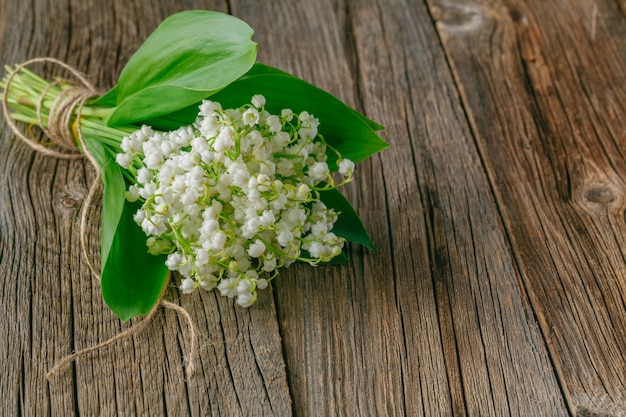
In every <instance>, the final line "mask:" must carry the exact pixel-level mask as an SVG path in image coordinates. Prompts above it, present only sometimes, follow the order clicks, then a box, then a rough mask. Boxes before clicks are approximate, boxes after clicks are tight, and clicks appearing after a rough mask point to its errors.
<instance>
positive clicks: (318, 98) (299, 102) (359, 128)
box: [211, 66, 389, 169]
mask: <svg viewBox="0 0 626 417" xmlns="http://www.w3.org/2000/svg"><path fill="white" fill-rule="evenodd" d="M264 67H265V71H264ZM254 94H263V95H264V96H265V98H266V100H267V103H266V105H265V108H266V109H267V110H268V111H270V112H271V113H274V114H276V113H278V114H280V111H281V110H282V109H283V108H290V109H292V110H293V111H294V112H301V111H305V110H306V111H308V112H309V113H311V114H313V115H314V116H315V117H317V118H318V119H319V120H320V126H319V132H320V134H321V135H322V136H323V137H324V139H325V140H326V142H327V143H328V145H329V146H331V147H332V148H333V149H336V150H337V151H338V152H339V153H341V155H342V156H343V157H344V158H348V159H351V160H352V161H354V162H360V161H362V160H364V159H366V158H368V157H370V156H371V155H373V154H375V153H377V152H380V151H381V150H383V149H385V148H386V147H388V146H389V145H388V144H387V143H386V142H385V141H384V140H383V139H382V138H381V137H380V136H378V134H376V132H375V130H374V129H375V128H379V127H380V125H378V124H376V123H374V122H371V121H369V119H367V118H366V117H365V116H362V115H361V114H359V113H358V112H357V111H355V110H353V109H351V108H350V107H348V106H347V105H345V104H344V103H343V102H341V101H340V100H339V99H337V98H336V97H334V96H333V95H331V94H329V93H327V92H325V91H324V90H321V89H319V88H317V87H315V86H313V85H311V84H309V83H307V82H305V81H303V80H301V79H299V78H296V77H294V76H292V75H288V74H285V73H282V72H281V71H279V70H274V69H271V67H267V66H255V67H254V70H253V71H252V72H251V73H249V74H247V75H245V76H243V77H241V78H240V79H239V80H237V81H235V82H233V83H232V84H230V85H229V86H228V87H226V88H224V89H223V90H221V91H219V92H218V93H216V94H214V95H213V96H212V97H211V100H214V101H217V102H220V103H221V104H222V106H223V107H224V108H229V107H240V106H241V105H242V104H245V103H248V102H249V100H250V98H251V97H252V96H253V95H254ZM335 160H336V157H333V155H331V154H330V153H329V166H331V169H332V168H335V166H334V162H335Z"/></svg>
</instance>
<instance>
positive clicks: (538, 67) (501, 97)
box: [0, 0, 626, 416]
mask: <svg viewBox="0 0 626 417" xmlns="http://www.w3.org/2000/svg"><path fill="white" fill-rule="evenodd" d="M189 8H202V9H213V10H219V11H224V12H229V13H232V14H233V15H235V16H237V17H240V18H242V19H244V20H246V21H247V22H248V23H249V24H250V25H251V26H252V27H253V28H254V29H255V30H256V35H255V40H256V41H257V42H258V43H259V55H258V57H259V60H260V61H261V62H265V63H267V64H270V65H273V66H276V67H279V68H282V69H284V70H287V71H290V72H292V73H294V74H296V75H298V76H300V77H302V78H304V79H306V80H308V81H311V82H313V83H315V84H317V85H319V86H320V87H322V88H324V89H326V90H328V91H330V92H331V93H333V94H335V95H337V96H339V97H340V98H341V99H343V100H344V101H346V102H347V103H348V104H350V105H352V106H353V107H355V108H356V109H358V110H360V111H362V112H364V113H365V114H366V115H368V116H369V117H370V118H372V119H374V120H377V121H379V122H381V123H382V124H384V125H385V126H386V127H387V128H386V130H385V131H384V132H383V136H384V137H385V138H386V140H388V141H389V142H390V144H391V145H392V146H391V147H390V148H389V149H388V150H386V151H384V152H383V153H382V154H380V155H377V156H375V157H373V158H372V159H370V160H368V161H366V162H364V163H362V164H360V165H359V167H358V174H357V177H356V180H355V182H354V183H353V184H351V185H350V186H349V187H347V188H346V189H345V190H344V191H345V193H346V194H347V195H348V197H349V198H350V200H351V201H352V202H353V203H354V205H355V207H356V208H357V210H358V211H359V213H360V215H361V216H362V217H363V219H364V221H365V224H366V227H367V229H368V230H369V231H370V232H371V234H372V237H373V240H374V242H375V244H376V245H377V247H378V249H379V250H378V252H377V253H373V252H370V251H368V250H363V249H362V248H360V247H352V246H351V247H349V248H348V250H349V255H350V256H351V258H352V263H350V264H348V265H346V266H341V267H319V268H312V267H308V266H294V267H292V268H290V269H288V270H286V271H285V272H283V273H282V274H281V276H280V277H279V278H278V279H277V281H275V285H274V286H273V289H272V290H268V291H266V292H264V293H263V295H262V297H261V299H260V302H259V303H258V304H257V305H255V306H254V307H253V308H250V309H241V308H238V307H236V306H234V305H233V303H232V302H229V301H228V300H227V299H224V298H222V297H220V296H217V295H216V294H215V293H205V292H204V293H196V294H194V295H191V296H183V295H181V294H180V292H179V291H178V290H177V289H176V288H174V287H172V288H171V289H170V290H168V292H167V294H166V297H167V299H168V300H170V301H173V302H175V303H178V304H180V305H181V306H183V307H184V308H185V309H187V310H188V311H189V313H190V314H191V316H192V318H193V320H194V323H195V324H196V326H197V328H198V331H199V333H200V335H199V348H198V355H199V357H198V367H197V368H198V369H197V370H196V373H195V374H194V376H193V378H191V379H190V380H185V375H184V370H183V360H182V355H183V352H184V351H186V349H187V348H188V344H189V339H188V338H187V327H186V325H185V322H184V321H183V320H182V319H180V318H179V317H178V316H177V315H176V313H175V312H173V311H170V310H167V311H165V310H163V311H159V312H158V313H157V315H156V318H155V319H154V322H153V323H152V324H150V326H149V327H148V328H147V329H146V330H145V331H143V332H142V333H140V334H138V335H136V336H134V337H132V338H130V339H128V340H126V341H123V342H120V343H117V344H116V345H114V346H112V347H109V348H106V349H104V350H102V351H100V352H97V353H94V354H91V355H89V356H88V357H84V358H81V359H80V360H79V361H78V362H77V363H75V364H73V365H71V366H69V367H67V368H66V370H65V371H64V372H62V373H61V374H60V375H58V376H56V377H54V378H53V379H52V380H50V381H48V380H46V378H45V373H46V372H47V371H48V370H49V369H50V368H51V367H52V366H53V365H54V364H55V363H56V362H57V361H58V360H59V359H61V358H62V357H64V356H65V355H67V354H69V353H71V352H73V351H75V350H77V349H81V348H84V347H88V346H91V345H93V344H95V343H98V342H99V341H102V340H105V339H107V338H109V337H111V336H113V335H115V334H117V333H119V332H120V331H121V330H123V329H125V328H127V327H128V325H122V324H121V323H120V321H119V320H117V319H116V318H115V317H114V316H113V314H112V313H110V312H109V311H108V310H107V308H106V307H105V306H104V305H103V302H102V299H101V296H100V289H99V287H98V283H97V282H96V281H94V279H93V278H92V277H91V276H90V273H89V269H88V267H87V265H86V264H85V262H84V260H83V259H82V257H81V253H80V250H79V219H78V213H79V210H80V207H81V204H82V202H83V200H84V198H85V196H86V191H87V189H88V187H89V184H90V183H91V181H93V179H94V175H93V172H92V170H91V169H89V168H88V167H87V164H86V163H85V162H84V161H75V162H68V161H61V160H55V159H53V158H49V157H44V156H42V155H38V154H36V153H34V152H33V151H32V150H30V148H28V147H26V146H25V145H23V144H22V143H20V142H19V141H18V140H17V139H16V138H15V136H14V135H13V134H12V133H11V131H10V130H9V129H8V128H7V127H6V125H5V124H4V123H3V124H2V127H1V128H0V280H1V283H0V311H2V315H1V316H0V369H1V370H2V374H1V376H0V415H7V416H9V415H10V416H72V415H75V416H79V415H80V416H97V415H102V416H116V415H120V416H133V415H136V416H147V415H150V416H160V415H163V416H164V415H168V416H206V415H212V416H239V415H241V416H288V415H295V416H421V415H424V416H464V415H470V416H626V219H625V215H626V158H625V156H626V2H624V0H595V1H594V0H550V1H545V0H484V1H481V0H467V1H465V0H422V1H418V0H315V1H313V0H312V1H301V0H289V1H288V0H281V1H258V0H230V1H218V0H215V1H209V0H207V1H200V0H186V1H182V0H181V1H168V0H155V1H144V0H110V1H109V0H107V1H101V0H33V1H28V2H25V1H18V0H1V1H0V45H2V47H1V48H0V63H2V64H13V63H18V62H21V61H23V60H25V59H27V58H31V57H37V56H52V57H56V58H59V59H61V60H64V61H66V62H67V63H69V64H71V65H73V66H75V67H77V68H78V69H80V70H82V71H84V72H86V73H87V74H89V75H90V77H91V78H92V80H93V81H94V82H95V83H96V84H97V85H99V86H101V87H102V88H107V87H110V86H111V85H113V83H114V82H115V80H116V77H117V74H118V73H119V71H120V70H121V68H122V67H123V65H124V63H125V62H126V61H127V59H128V58H129V57H130V55H131V54H132V53H133V51H134V50H135V49H136V48H137V47H138V46H139V45H140V44H141V43H142V41H143V40H144V39H145V38H146V37H147V36H148V35H149V33H150V32H151V31H152V30H153V29H154V28H155V27H156V26H157V25H158V23H159V22H160V21H161V20H162V19H163V18H165V17H166V16H168V15H170V14H171V13H174V12H176V11H179V10H183V9H189ZM322 123H323V120H322ZM90 218H91V224H90V232H91V236H92V239H91V244H90V247H91V249H92V250H93V251H94V253H96V254H97V247H98V240H99V238H98V236H99V229H98V223H99V213H98V208H97V207H96V208H95V209H94V210H93V212H92V213H91V214H90ZM96 256H97V255H96Z"/></svg>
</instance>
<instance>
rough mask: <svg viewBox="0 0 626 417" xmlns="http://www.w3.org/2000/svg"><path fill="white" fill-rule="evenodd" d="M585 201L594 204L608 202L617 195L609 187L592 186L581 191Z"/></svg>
mask: <svg viewBox="0 0 626 417" xmlns="http://www.w3.org/2000/svg"><path fill="white" fill-rule="evenodd" d="M583 197H584V199H585V201H587V202H590V203H595V204H602V205H605V204H609V203H611V202H612V201H614V200H615V199H616V198H617V197H616V196H615V193H614V192H613V190H611V189H610V188H609V187H602V186H600V187H592V188H589V189H587V190H585V191H584V192H583Z"/></svg>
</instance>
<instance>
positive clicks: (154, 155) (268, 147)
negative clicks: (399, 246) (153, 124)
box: [117, 95, 354, 306]
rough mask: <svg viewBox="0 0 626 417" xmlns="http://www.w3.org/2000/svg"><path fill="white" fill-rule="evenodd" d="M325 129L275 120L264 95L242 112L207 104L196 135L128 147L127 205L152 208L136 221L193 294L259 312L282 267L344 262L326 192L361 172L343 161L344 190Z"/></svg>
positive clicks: (147, 134)
mask: <svg viewBox="0 0 626 417" xmlns="http://www.w3.org/2000/svg"><path fill="white" fill-rule="evenodd" d="M318 124H319V122H318V120H317V119H316V118H315V117H313V115H311V114H309V113H307V112H302V113H299V114H294V113H293V112H292V111H291V110H289V109H284V110H282V112H281V114H280V115H273V114H270V113H269V112H268V111H266V110H265V98H264V97H263V96H261V95H256V96H254V97H252V100H251V104H246V105H244V106H242V107H241V108H238V109H222V107H221V105H220V104H219V103H216V102H212V101H204V102H203V103H202V104H201V105H200V111H199V114H198V118H197V120H196V122H195V123H194V124H193V125H191V126H185V127H181V128H180V129H178V130H175V131H172V132H169V133H161V132H156V131H153V130H152V129H151V128H150V127H147V126H144V127H142V128H141V130H138V131H136V132H134V133H132V134H131V135H130V136H128V137H125V138H124V139H123V141H122V144H121V148H122V150H123V153H120V154H118V155H117V162H118V164H120V165H121V166H122V167H124V168H125V169H127V170H128V172H129V173H130V174H131V176H132V177H133V178H135V179H136V183H135V184H133V185H131V186H130V187H129V189H128V191H127V194H126V196H127V199H128V200H129V201H136V200H140V201H142V202H143V205H142V207H141V209H140V210H139V211H138V212H137V213H136V215H135V221H136V222H137V223H138V224H139V225H141V227H142V228H143V230H144V232H145V233H146V234H147V235H148V239H147V244H148V249H149V251H150V253H152V254H155V255H157V254H168V256H167V261H166V264H167V267H168V268H169V269H171V270H174V271H178V272H179V273H180V274H181V275H182V277H183V279H182V282H181V289H182V291H183V292H185V293H190V292H192V291H194V290H195V289H196V288H198V287H201V288H204V289H206V290H211V289H213V288H216V287H217V288H218V290H219V291H220V292H221V293H222V295H225V296H228V297H235V296H236V297H237V303H238V304H239V305H241V306H250V305H251V304H252V303H254V301H255V300H256V290H257V289H264V288H266V287H267V285H268V280H270V279H272V278H274V277H275V276H276V273H277V269H278V268H280V267H282V266H289V265H290V264H292V263H293V262H294V261H296V260H300V261H306V262H309V263H311V264H317V263H319V262H327V261H329V260H331V259H332V258H334V257H335V256H337V255H339V254H340V253H341V249H342V247H343V244H344V239H343V238H341V237H338V236H337V235H335V234H334V233H333V232H332V228H333V224H334V222H335V221H336V219H337V216H338V213H336V212H335V211H334V210H332V209H330V208H328V207H326V206H325V205H324V203H323V202H321V201H320V198H319V193H320V191H323V190H327V189H331V188H336V187H338V186H340V185H343V184H344V183H346V182H348V181H350V180H351V179H352V174H353V171H354V163H353V162H352V161H350V160H348V159H341V157H340V156H339V159H338V161H337V166H338V168H339V176H340V180H339V182H335V179H334V177H333V175H332V174H331V171H330V169H329V166H328V164H327V154H326V151H327V149H330V148H329V147H328V146H327V145H326V143H325V142H324V140H323V138H322V137H321V135H319V134H318V132H317V129H318Z"/></svg>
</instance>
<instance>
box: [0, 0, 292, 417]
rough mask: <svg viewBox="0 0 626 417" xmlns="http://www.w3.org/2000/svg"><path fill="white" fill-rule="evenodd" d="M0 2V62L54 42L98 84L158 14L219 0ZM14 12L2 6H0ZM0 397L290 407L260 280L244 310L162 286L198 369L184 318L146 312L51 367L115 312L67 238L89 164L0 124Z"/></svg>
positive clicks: (68, 403) (85, 405)
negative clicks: (125, 335)
mask: <svg viewBox="0 0 626 417" xmlns="http://www.w3.org/2000/svg"><path fill="white" fill-rule="evenodd" d="M155 6H156V7H154V8H153V7H148V4H147V3H144V2H140V1H137V2H126V1H124V2H117V1H116V2H96V1H93V2H85V1H76V2H73V1H72V2H69V1H66V2H49V3H48V2H43V1H42V2H34V3H33V5H32V8H31V7H23V6H19V7H18V4H17V3H15V2H11V1H4V2H2V9H1V10H2V16H3V22H4V23H3V25H4V30H3V34H4V38H3V44H6V45H10V48H6V49H3V50H2V52H1V53H2V58H1V60H2V62H3V63H7V64H8V63H14V62H19V61H22V60H24V59H25V58H26V57H31V56H54V57H58V58H60V59H63V60H65V61H67V62H68V63H70V64H71V65H74V66H76V67H77V68H79V69H81V70H83V71H85V72H86V73H88V74H90V76H91V77H92V78H93V79H94V80H95V81H96V82H97V84H99V85H100V86H102V87H104V88H106V87H108V86H111V85H112V84H113V82H114V78H115V76H116V74H118V73H119V70H120V69H121V67H122V66H123V65H124V63H125V62H126V61H127V60H128V58H129V57H130V54H131V53H132V52H133V51H134V50H135V49H136V48H137V47H138V46H139V45H140V44H141V42H143V39H145V37H146V36H147V35H148V34H149V33H150V32H151V31H152V30H153V29H154V28H155V27H156V26H157V25H158V23H159V22H160V21H161V20H162V19H163V18H164V17H166V16H168V15H170V14H171V13H174V12H176V11H178V10H182V9H183V8H184V7H191V8H208V9H214V10H222V11H226V9H227V4H226V3H220V2H213V3H207V2H204V3H202V4H200V3H195V4H193V2H191V3H190V2H188V4H185V5H183V4H182V3H178V4H175V3H173V2H168V1H162V2H158V3H157V2H155ZM14 15H15V16H17V19H15V20H6V19H5V18H6V17H7V16H14ZM0 147H1V148H0V149H2V156H1V157H0V167H1V169H2V182H1V185H0V189H1V190H2V196H1V197H0V202H1V203H0V207H1V211H0V213H1V214H0V218H1V221H2V223H1V226H0V236H1V238H2V240H1V246H0V248H1V249H0V254H1V255H0V275H1V276H2V277H3V279H4V283H3V284H2V285H1V286H0V288H2V291H1V292H0V294H2V297H1V298H0V306H1V307H2V308H3V311H6V312H7V314H6V317H5V318H3V320H2V329H3V331H2V333H3V334H4V335H6V337H4V336H3V337H2V338H0V340H1V341H0V355H1V356H2V359H0V361H1V362H2V365H3V369H6V370H7V372H6V375H7V377H2V379H1V381H2V383H1V385H0V387H1V388H0V392H2V394H3V395H2V400H0V401H1V404H0V409H2V410H13V411H12V412H10V411H6V412H7V413H8V414H7V415H37V416H39V415H59V416H70V415H89V416H96V415H102V416H110V415H137V416H143V415H153V416H157V415H176V416H182V415H190V416H205V415H229V416H231V415H233V416H236V415H277V416H286V415H290V414H291V404H290V397H289V391H288V387H287V380H286V377H285V365H284V360H283V358H282V354H281V352H282V350H281V345H280V335H279V329H278V326H277V320H276V316H275V307H274V304H273V299H272V296H271V292H267V293H265V294H263V296H262V297H261V300H260V301H261V302H260V303H259V305H258V307H257V308H255V309H254V310H242V309H235V308H234V305H233V303H232V302H227V301H226V300H223V299H221V297H217V296H215V295H214V294H206V295H196V296H185V297H181V295H180V293H179V292H178V291H177V290H176V289H171V290H169V291H168V293H167V295H166V296H167V298H168V299H169V300H173V301H174V302H177V303H180V304H181V305H182V306H184V307H185V308H186V309H187V310H188V311H189V312H190V313H191V315H192V317H193V320H194V323H196V326H197V331H198V333H199V341H198V342H199V348H198V352H197V353H198V362H199V363H198V368H199V369H198V371H196V373H195V374H194V376H193V379H192V380H190V381H186V380H185V376H184V372H183V367H184V366H183V365H184V364H183V355H184V353H185V352H186V351H187V347H188V344H189V340H188V339H186V337H187V336H188V332H187V328H186V323H185V322H184V320H181V319H179V318H178V317H176V315H175V313H173V312H171V311H164V312H158V313H157V316H156V318H155V319H154V322H153V323H151V324H150V325H149V327H148V328H147V330H145V331H144V332H142V333H140V334H138V335H136V336H134V337H133V338H131V339H128V340H126V341H123V342H120V343H118V344H116V345H114V346H113V347H110V348H107V349H104V350H102V351H101V352H97V353H94V354H92V355H90V356H87V357H84V358H80V359H79V360H78V361H77V363H76V364H75V365H72V366H70V367H68V368H67V369H66V370H65V371H64V372H62V373H61V374H60V375H58V376H56V377H54V378H53V379H52V380H51V381H49V382H48V381H46V379H45V373H46V372H47V371H48V370H49V369H50V368H51V367H52V365H54V363H55V362H57V361H58V360H60V359H61V358H62V357H64V356H65V355H67V354H69V353H71V352H72V351H75V350H78V349H81V348H85V347H89V346H92V345H94V344H96V343H98V342H100V341H103V340H106V339H108V338H110V337H111V336H114V335H116V334H117V333H119V332H120V331H122V330H123V329H126V328H128V327H129V326H130V325H132V323H131V324H126V325H122V324H121V323H120V322H119V320H117V319H116V318H115V317H114V316H113V315H112V314H111V312H110V311H108V309H107V308H106V307H105V306H104V304H103V302H102V297H101V295H100V289H99V286H98V283H97V281H95V280H94V278H93V277H92V276H91V274H90V272H89V270H88V268H87V266H86V264H85V262H84V261H83V259H82V255H81V251H80V250H79V242H78V240H79V239H78V236H79V224H78V223H79V219H78V213H79V210H80V207H81V204H82V202H83V200H84V198H85V196H86V190H87V187H88V186H89V184H91V182H92V181H93V180H94V177H93V172H92V170H91V169H90V167H86V165H85V163H84V162H82V161H80V162H66V161H58V160H54V159H51V158H44V157H42V156H40V155H34V154H33V153H32V152H31V151H30V150H29V148H27V147H25V146H24V145H22V144H20V143H18V142H16V141H15V139H13V136H12V135H11V134H10V133H9V132H8V131H7V130H6V129H4V132H3V138H2V140H0ZM99 209H100V208H99V207H94V208H93V210H92V211H91V212H90V215H89V218H90V219H91V222H90V226H89V227H90V236H91V242H90V247H91V248H92V252H93V257H94V258H96V259H97V258H98V255H97V254H98V252H97V247H98V241H99V238H98V236H99V221H100V216H99ZM4 412H5V411H3V412H1V413H0V414H2V413H4Z"/></svg>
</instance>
